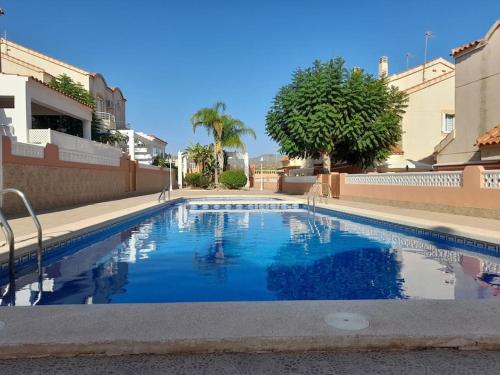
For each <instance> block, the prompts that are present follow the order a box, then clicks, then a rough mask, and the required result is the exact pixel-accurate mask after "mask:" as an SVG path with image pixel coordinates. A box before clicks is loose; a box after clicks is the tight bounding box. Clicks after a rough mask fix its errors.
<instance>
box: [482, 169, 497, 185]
mask: <svg viewBox="0 0 500 375" xmlns="http://www.w3.org/2000/svg"><path fill="white" fill-rule="evenodd" d="M483 187H484V188H485V189H500V169H495V170H489V171H484V172H483Z"/></svg>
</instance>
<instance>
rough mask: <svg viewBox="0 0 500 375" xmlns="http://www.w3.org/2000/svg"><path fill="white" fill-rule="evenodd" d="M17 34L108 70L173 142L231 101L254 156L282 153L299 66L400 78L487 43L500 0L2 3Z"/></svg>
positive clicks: (137, 122)
mask: <svg viewBox="0 0 500 375" xmlns="http://www.w3.org/2000/svg"><path fill="white" fill-rule="evenodd" d="M0 7H2V8H3V9H4V10H5V16H3V17H1V18H0V32H1V33H2V34H3V33H4V31H5V32H6V33H7V38H8V39H11V40H12V41H14V42H17V43H20V44H22V45H25V46H27V47H29V48H32V49H34V50H37V51H40V52H42V53H45V54H48V55H50V56H53V57H55V58H58V59H60V60H63V61H65V62H68V63H71V64H73V65H76V66H78V67H81V68H83V69H85V70H89V71H92V72H99V73H102V74H103V75H104V77H105V78H106V81H107V82H108V84H110V85H111V86H118V87H120V88H121V90H122V91H123V93H124V95H125V96H126V98H127V122H129V123H130V124H131V127H132V128H133V129H135V130H139V131H145V132H147V133H152V134H155V135H157V136H159V137H160V138H163V139H166V140H167V141H168V143H169V144H168V146H167V152H171V153H176V152H177V151H178V150H180V149H184V148H185V147H187V146H189V145H190V144H192V143H195V142H201V143H203V144H206V143H209V142H210V141H209V138H208V137H207V134H206V132H204V131H203V130H202V129H199V130H198V131H197V133H196V134H194V133H193V131H192V127H191V124H190V118H191V116H192V115H193V113H194V112H196V110H198V109H199V108H202V107H207V106H211V105H213V104H214V103H215V102H217V101H223V102H225V103H226V105H227V111H228V112H229V113H230V114H231V115H233V116H234V117H236V118H239V119H240V120H242V121H244V122H245V124H246V125H247V126H249V127H252V128H253V129H254V130H255V131H256V133H257V139H256V140H253V139H248V140H247V142H246V143H247V149H248V152H249V154H250V156H256V155H260V154H262V153H275V152H276V151H277V148H278V147H277V145H276V144H275V143H274V142H273V141H272V140H270V139H269V138H268V136H267V135H266V134H265V116H266V113H267V111H268V110H269V107H270V105H271V103H272V100H273V97H274V96H275V94H276V93H277V91H278V90H279V88H280V87H281V86H283V85H285V84H287V83H288V82H289V81H290V78H291V74H292V73H293V71H294V70H296V69H297V68H299V67H306V66H309V65H310V64H311V63H312V62H313V61H314V60H316V59H322V60H326V59H330V58H334V57H337V56H342V57H344V58H345V59H346V62H347V66H350V67H353V66H359V67H361V68H363V69H365V70H366V71H367V72H369V73H372V74H376V73H377V63H378V59H379V57H380V56H383V55H386V56H388V57H389V71H390V73H395V72H399V71H401V70H404V69H405V67H406V59H405V54H406V53H407V52H410V53H411V54H412V55H413V58H412V59H411V60H410V66H412V65H418V64H421V63H422V62H423V59H424V56H423V55H424V33H425V32H426V31H432V32H433V33H434V35H435V37H434V38H432V39H431V40H430V42H429V53H428V58H429V59H432V58H436V57H440V56H441V57H444V58H446V59H448V60H450V61H453V60H452V59H451V57H450V56H449V54H450V50H451V49H452V48H454V47H457V46H459V45H462V44H466V43H468V42H470V41H472V40H475V39H478V38H481V37H483V36H484V34H486V32H487V31H488V29H489V28H490V27H491V25H492V24H493V23H494V22H495V21H496V19H497V18H500V0H474V1H470V0H440V1H430V0H419V1H413V0H378V1H371V0H357V1H342V2H340V1H334V0H324V1H323V0H302V1H297V0H210V1H209V0H206V1H202V0H199V1H193V0H178V1H171V0H143V1H132V0H130V1H129V0H46V1H40V0H0Z"/></svg>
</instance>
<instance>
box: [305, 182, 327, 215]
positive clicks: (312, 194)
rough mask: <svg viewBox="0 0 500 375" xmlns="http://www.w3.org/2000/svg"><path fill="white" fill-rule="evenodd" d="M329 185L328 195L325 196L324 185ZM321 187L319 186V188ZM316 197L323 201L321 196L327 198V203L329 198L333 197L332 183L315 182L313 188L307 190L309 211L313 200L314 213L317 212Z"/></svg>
mask: <svg viewBox="0 0 500 375" xmlns="http://www.w3.org/2000/svg"><path fill="white" fill-rule="evenodd" d="M324 186H326V187H327V191H328V193H327V195H326V196H323V187H324ZM318 187H319V188H318ZM316 197H317V198H318V200H319V201H320V202H321V198H325V203H327V202H328V201H327V199H328V198H331V192H330V185H329V184H328V183H326V182H319V181H317V182H315V183H314V185H313V186H312V188H311V190H310V191H308V192H307V211H308V212H309V211H310V210H311V200H312V206H313V214H316Z"/></svg>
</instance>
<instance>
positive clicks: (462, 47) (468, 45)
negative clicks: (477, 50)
mask: <svg viewBox="0 0 500 375" xmlns="http://www.w3.org/2000/svg"><path fill="white" fill-rule="evenodd" d="M483 41H484V39H478V40H475V41H473V42H470V43H468V44H464V45H463V46H460V47H457V48H453V49H452V50H451V55H452V56H455V55H457V54H459V53H460V52H463V51H465V50H466V49H469V48H472V47H475V46H477V45H478V44H479V43H481V42H483Z"/></svg>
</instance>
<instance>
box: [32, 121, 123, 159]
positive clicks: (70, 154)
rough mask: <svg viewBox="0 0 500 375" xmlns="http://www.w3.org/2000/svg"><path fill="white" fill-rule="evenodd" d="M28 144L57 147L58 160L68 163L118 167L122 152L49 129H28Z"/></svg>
mask: <svg viewBox="0 0 500 375" xmlns="http://www.w3.org/2000/svg"><path fill="white" fill-rule="evenodd" d="M29 143H31V144H34V145H41V146H45V145H47V144H48V143H50V144H54V145H57V146H58V148H59V159H60V160H64V161H70V162H79V163H87V164H100V165H109V166H115V167H118V166H120V158H121V156H122V151H121V150H120V149H119V148H117V147H114V146H111V145H106V144H102V143H98V142H94V141H91V140H89V139H84V138H80V137H75V136H72V135H69V134H64V133H60V132H57V131H54V130H50V129H30V130H29Z"/></svg>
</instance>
